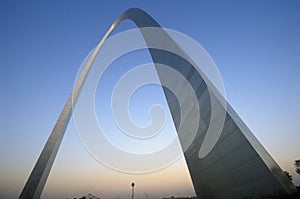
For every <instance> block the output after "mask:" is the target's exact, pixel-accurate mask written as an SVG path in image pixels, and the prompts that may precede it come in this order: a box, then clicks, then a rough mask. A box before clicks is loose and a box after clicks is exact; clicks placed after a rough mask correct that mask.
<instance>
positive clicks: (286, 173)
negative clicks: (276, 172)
mask: <svg viewBox="0 0 300 199" xmlns="http://www.w3.org/2000/svg"><path fill="white" fill-rule="evenodd" d="M283 173H284V174H285V175H286V176H287V177H288V178H289V179H290V181H292V180H293V177H292V175H291V174H290V173H289V172H287V171H284V172H283Z"/></svg>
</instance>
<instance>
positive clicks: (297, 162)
mask: <svg viewBox="0 0 300 199" xmlns="http://www.w3.org/2000/svg"><path fill="white" fill-rule="evenodd" d="M294 165H295V170H296V172H297V173H298V174H299V175H300V159H299V160H295V163H294Z"/></svg>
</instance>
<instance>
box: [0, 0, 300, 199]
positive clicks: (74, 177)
mask: <svg viewBox="0 0 300 199" xmlns="http://www.w3.org/2000/svg"><path fill="white" fill-rule="evenodd" d="M131 7H139V8H142V9H144V10H145V11H147V12H148V13H149V14H150V15H151V16H152V17H153V18H154V19H155V20H156V21H157V22H158V23H159V24H160V25H162V26H163V27H166V28H170V29H173V30H176V31H180V32H182V33H184V34H186V35H188V36H190V37H192V38H193V39H195V40H196V41H197V42H199V43H200V44H201V45H202V46H203V47H204V48H205V49H206V50H207V51H208V53H209V54H210V55H211V57H212V59H213V60H214V61H215V63H216V65H217V66H218V68H219V70H220V73H221V75H222V77H223V81H224V84H225V88H226V94H227V99H228V101H229V103H230V104H231V105H232V106H233V108H234V109H235V110H236V111H237V113H238V114H239V115H240V116H241V118H242V119H243V120H244V121H245V123H246V124H247V125H248V126H249V128H250V129H251V130H252V131H253V133H254V134H255V136H256V137H257V138H258V139H259V140H260V141H261V142H262V144H263V145H264V146H265V148H266V149H267V150H268V151H269V152H270V154H271V155H272V156H273V157H274V159H275V160H276V161H277V162H278V163H279V165H280V166H281V167H282V169H283V170H287V171H289V172H290V173H291V174H292V175H293V178H294V182H295V183H296V184H298V185H299V184H300V178H299V175H298V176H297V174H295V173H294V168H293V161H294V160H295V159H299V158H300V153H299V151H300V145H299V143H298V142H299V140H300V122H299V113H300V105H299V101H300V78H299V75H300V56H299V54H300V37H299V35H300V23H299V21H300V12H299V10H300V3H299V2H298V1H263V2H261V1H251V2H250V1H249V2H246V3H245V2H243V3H242V2H240V1H230V2H219V1H189V2H184V1H178V2H175V1H151V2H150V1H147V2H144V1H121V0H119V1H113V2H112V1H101V2H100V1H89V2H85V1H78V2H73V1H64V2H60V1H26V2H22V1H19V2H18V1H1V2H0V26H1V30H0V58H1V67H0V76H1V78H0V81H1V82H0V83H1V84H0V88H1V93H2V94H1V101H0V108H1V114H0V121H1V122H0V124H1V125H0V128H1V129H0V130H1V134H0V136H1V137H0V146H1V150H0V159H1V164H0V179H1V182H0V198H1V199H2V198H16V197H17V196H18V195H19V193H20V191H21V189H22V188H23V186H24V183H25V181H26V179H27V177H28V175H29V173H30V172H31V169H32V168H33V165H34V163H35V161H36V159H37V157H38V156H39V154H40V152H41V150H42V147H43V145H44V143H45V142H46V140H47V137H48V135H49V134H50V132H51V130H52V128H53V126H54V124H55V121H56V119H57V117H58V115H59V113H60V111H61V109H62V107H63V105H64V103H65V101H66V100H67V97H68V95H69V94H70V92H71V89H72V87H73V84H74V80H75V77H76V73H77V71H78V69H79V67H80V64H81V62H82V61H83V60H84V58H85V57H86V56H87V54H88V53H89V52H90V51H91V50H92V49H93V48H94V47H95V46H96V45H97V43H98V42H99V41H100V39H101V38H102V36H103V35H104V33H105V32H106V31H107V29H108V28H109V26H110V25H111V24H112V23H113V22H114V20H115V19H117V18H118V17H119V16H120V15H121V14H122V13H123V12H124V11H125V10H126V9H128V8H131ZM128 28H134V25H133V24H132V23H131V22H128V21H125V22H123V23H122V24H120V27H118V28H117V30H116V31H122V30H126V29H128ZM174 176H176V177H174ZM157 179H159V182H157ZM131 181H135V182H136V183H137V187H136V188H137V193H138V196H139V197H140V198H143V197H144V192H146V193H148V194H149V197H151V196H152V197H153V198H155V197H156V198H161V196H168V195H169V196H170V195H188V194H191V195H193V194H194V193H193V188H192V185H191V182H190V179H189V176H188V174H187V171H186V167H185V164H184V161H183V160H181V161H178V162H177V163H176V164H175V165H173V166H171V167H169V168H167V169H165V170H162V171H159V172H156V173H152V174H147V175H130V174H124V173H118V172H116V171H112V170H110V169H109V168H106V167H104V166H102V165H100V164H99V163H98V162H96V161H95V160H94V159H93V158H92V157H90V156H89V154H88V153H87V152H86V151H85V150H84V147H83V146H82V144H81V142H80V140H79V138H78V135H77V133H76V129H75V125H74V122H73V121H72V122H71V123H70V125H69V128H68V130H67V132H66V135H65V137H64V140H63V143H62V146H61V149H60V151H59V154H58V156H57V159H56V161H55V163H54V166H53V169H52V172H51V173H50V177H49V179H48V182H47V184H46V187H45V190H44V195H43V196H44V198H59V197H75V196H77V197H78V196H81V195H84V194H86V193H89V192H91V193H94V194H95V195H99V196H101V197H102V198H114V197H118V196H119V197H120V198H126V197H127V196H129V194H130V187H129V185H130V183H131ZM103 182H105V183H103ZM116 186H117V187H119V188H118V189H117V190H116V189H115V188H114V189H112V187H116Z"/></svg>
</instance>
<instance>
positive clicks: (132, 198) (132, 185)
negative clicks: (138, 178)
mask: <svg viewBox="0 0 300 199" xmlns="http://www.w3.org/2000/svg"><path fill="white" fill-rule="evenodd" d="M134 185H135V184H134V183H131V187H132V192H131V199H134Z"/></svg>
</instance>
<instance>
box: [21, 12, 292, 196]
mask: <svg viewBox="0 0 300 199" xmlns="http://www.w3.org/2000/svg"><path fill="white" fill-rule="evenodd" d="M125 19H129V20H132V21H133V22H134V23H135V24H136V25H137V27H139V28H144V27H157V28H160V25H159V24H158V23H157V22H156V21H155V20H154V19H153V18H152V17H151V16H150V15H148V14H147V13H146V12H144V11H143V10H141V9H137V8H132V9H129V10H127V11H126V12H124V13H123V14H122V15H121V16H120V17H119V18H118V19H117V20H116V21H115V22H114V23H113V24H112V26H111V27H110V28H109V30H108V31H107V32H106V34H105V35H104V37H103V38H102V40H101V41H100V42H99V44H98V45H97V47H96V48H95V50H94V52H93V53H92V55H91V56H90V58H89V60H88V61H87V63H86V65H85V67H84V69H83V71H82V73H81V74H80V76H79V79H78V81H77V82H76V84H75V87H74V89H73V91H72V94H71V96H70V97H69V98H68V100H67V102H66V104H65V106H64V108H63V110H62V112H61V114H60V116H59V118H58V120H57V122H56V124H55V126H54V128H53V130H52V132H51V134H50V136H49V138H48V141H47V143H46V145H45V146H44V148H43V151H42V153H41V155H40V157H39V159H38V160H37V163H36V164H35V166H34V168H33V170H32V173H31V175H30V176H29V178H28V180H27V182H26V184H25V187H24V189H23V191H22V193H21V195H20V197H19V198H20V199H31V198H34V199H39V198H40V196H41V193H42V191H43V188H44V185H45V183H46V181H47V178H48V175H49V173H50V170H51V167H52V165H53V162H54V160H55V156H56V154H57V152H58V149H59V146H60V144H61V141H62V139H63V136H64V133H65V131H66V129H67V126H68V123H69V121H70V118H71V115H72V109H73V107H72V104H76V100H77V98H78V96H79V95H80V91H81V89H82V86H83V84H84V82H85V79H86V77H87V75H88V73H89V71H90V68H91V65H92V64H93V62H94V60H95V57H96V55H97V54H98V52H99V50H101V47H102V46H103V44H104V42H105V40H106V39H107V38H108V36H109V35H110V33H111V32H112V31H113V30H114V28H115V27H116V26H117V25H118V24H119V23H120V22H121V21H123V20H125ZM141 33H142V35H143V37H144V39H145V42H146V43H148V42H150V41H151V40H153V39H155V38H153V37H151V36H149V35H147V33H145V32H143V31H141ZM160 37H163V41H164V42H165V43H166V44H167V45H169V46H171V48H175V49H177V50H178V51H180V52H181V54H182V55H183V58H182V57H180V56H178V55H175V54H172V53H169V52H166V51H163V50H157V49H151V48H149V52H150V54H151V57H152V60H153V62H154V63H160V64H165V65H168V66H171V67H173V68H174V69H175V70H177V71H178V72H180V73H181V74H183V75H184V76H185V77H186V78H187V80H188V81H189V83H190V84H191V85H192V86H193V89H194V90H195V92H196V93H197V95H198V98H199V105H200V106H201V107H200V108H202V109H206V112H207V114H205V115H203V116H202V118H201V119H202V120H201V121H202V123H203V125H202V126H205V128H199V129H198V133H197V136H196V138H195V139H194V141H193V143H192V144H191V146H190V147H189V148H188V149H187V150H186V151H185V154H184V155H185V158H186V161H187V165H188V168H189V171H190V174H191V178H192V181H193V185H194V188H195V191H196V193H197V196H198V197H200V198H203V199H205V198H224V199H225V198H229V197H230V198H245V197H250V196H255V197H256V198H262V197H266V196H269V195H276V194H281V195H283V194H287V193H292V192H293V191H294V190H295V187H294V185H292V184H291V183H290V182H289V181H288V180H287V179H285V178H284V174H283V173H282V171H281V169H280V168H279V166H278V165H277V164H276V163H275V161H274V160H273V159H272V158H271V156H270V155H269V154H268V153H267V152H266V151H265V149H264V148H263V147H262V146H261V145H260V144H259V142H258V141H257V140H256V138H255V137H254V136H253V135H252V133H251V132H250V130H249V129H248V128H247V127H246V125H245V124H244V123H243V122H242V121H241V119H240V118H239V117H238V116H237V114H236V113H235V112H234V111H233V109H232V108H231V107H230V106H229V107H228V110H226V123H225V125H224V129H223V131H222V135H221V138H220V140H219V141H218V143H217V145H216V147H215V148H214V149H213V150H212V151H211V152H210V153H209V154H208V155H207V157H205V158H202V159H201V158H199V157H198V151H197V149H199V148H200V147H201V145H202V144H203V143H202V142H203V140H204V138H205V132H206V131H207V128H206V127H207V125H209V122H210V121H209V120H208V119H207V118H209V115H210V114H211V113H210V111H211V110H210V108H211V106H213V105H212V102H211V101H210V100H205V101H201V100H203V99H202V98H201V97H203V96H204V95H206V94H207V85H206V84H205V82H203V77H201V76H200V75H199V74H198V73H197V72H196V71H195V68H194V67H192V64H191V63H190V62H188V61H186V60H189V61H190V59H189V56H188V55H187V54H186V53H185V52H184V51H183V50H182V49H181V47H180V46H178V45H177V44H176V42H174V41H173V39H172V38H171V37H170V36H169V35H168V34H167V33H166V32H165V31H164V30H163V29H161V32H160ZM185 59H186V60H185ZM187 68H188V69H189V70H188V71H187V70H186V69H187ZM156 69H157V72H158V75H159V78H160V81H162V82H163V81H164V75H163V72H162V71H160V70H159V68H157V67H156ZM195 79H196V80H197V81H195ZM178 86H180V85H178ZM182 89H183V90H182V93H184V88H182ZM164 92H165V96H166V99H167V102H168V105H169V108H170V111H171V114H172V117H173V120H174V123H175V126H176V128H177V130H178V126H179V124H180V122H182V121H180V120H178V117H177V116H178V114H180V108H185V107H178V104H176V103H174V99H173V98H174V96H172V94H170V92H169V91H168V90H167V89H165V88H164ZM187 102H188V99H187ZM186 106H187V107H191V106H192V105H191V104H189V103H187V105H186ZM223 108H224V109H225V108H226V107H223ZM184 119H186V120H188V119H189V118H188V117H187V118H184ZM230 146H231V147H230ZM221 150H223V152H226V153H222V152H221ZM236 151H240V152H242V153H236ZM235 153H236V154H235ZM232 154H233V155H232ZM255 165H259V166H260V168H256V166H255ZM249 168H256V169H257V171H252V173H251V174H249V170H248V171H247V172H248V173H247V174H245V173H244V171H245V170H246V169H249ZM261 168H262V169H261ZM239 177H240V179H239ZM241 179H242V180H241ZM266 182H267V183H269V184H270V186H268V187H263V188H261V187H259V186H260V185H263V184H265V183H266Z"/></svg>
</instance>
